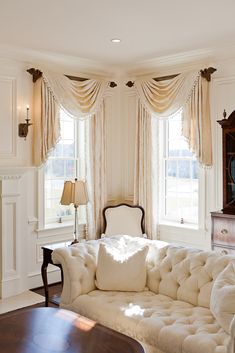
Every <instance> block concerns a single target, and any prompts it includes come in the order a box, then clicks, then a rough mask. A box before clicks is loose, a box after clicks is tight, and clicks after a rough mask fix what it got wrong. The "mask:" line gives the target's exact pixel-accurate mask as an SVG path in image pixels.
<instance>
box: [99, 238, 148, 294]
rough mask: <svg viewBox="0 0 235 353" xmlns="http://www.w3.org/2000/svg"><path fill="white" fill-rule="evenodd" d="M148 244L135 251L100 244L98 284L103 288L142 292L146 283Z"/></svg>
mask: <svg viewBox="0 0 235 353" xmlns="http://www.w3.org/2000/svg"><path fill="white" fill-rule="evenodd" d="M147 252H148V246H144V247H141V248H140V249H138V250H137V251H135V252H131V253H127V252H125V253H124V254H123V252H120V250H119V249H116V248H114V247H111V246H107V245H105V244H100V247H99V254H98V263H97V269H96V286H97V287H98V288H99V289H102V290H118V291H134V292H140V291H143V290H144V289H145V284H146V256H147Z"/></svg>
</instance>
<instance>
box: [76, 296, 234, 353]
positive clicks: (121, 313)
mask: <svg viewBox="0 0 235 353" xmlns="http://www.w3.org/2000/svg"><path fill="white" fill-rule="evenodd" d="M69 309H72V310H73V311H76V312H78V313H80V314H82V315H85V316H87V317H89V318H91V319H93V320H95V321H98V322H100V323H102V324H103V325H105V326H108V327H110V328H113V329H115V330H117V331H119V332H122V333H125V334H127V335H128V336H131V337H133V338H134V339H137V340H138V341H140V342H143V343H144V344H148V345H150V346H151V347H157V348H158V349H160V350H161V351H162V352H165V353H182V352H183V353H186V352H187V353H209V352H220V353H226V352H227V351H226V349H227V346H228V344H229V336H228V335H227V334H226V332H225V331H224V330H223V329H222V328H221V327H220V326H219V325H218V323H216V321H215V319H214V317H213V315H212V314H211V312H210V310H209V309H206V308H202V307H194V306H193V305H192V304H189V303H185V302H182V301H177V300H173V299H171V298H169V297H167V296H164V295H161V294H159V295H156V294H155V293H153V292H150V291H146V292H142V293H125V292H124V293H123V292H121V293H118V292H104V291H93V292H90V293H89V294H86V295H82V296H80V297H78V298H77V299H76V300H75V301H74V302H73V303H72V304H71V305H70V306H69ZM217 346H220V347H219V349H217V348H216V347H217Z"/></svg>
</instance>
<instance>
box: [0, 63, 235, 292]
mask: <svg viewBox="0 0 235 353" xmlns="http://www.w3.org/2000/svg"><path fill="white" fill-rule="evenodd" d="M213 66H215V67H217V72H216V73H215V74H214V75H213V81H212V90H211V116H212V128H213V146H214V167H213V168H212V169H211V170H208V171H207V172H206V180H205V190H206V192H205V205H206V206H205V210H202V212H204V214H205V222H204V224H202V226H201V229H200V230H188V229H185V228H181V227H178V228H175V227H170V226H164V227H163V226H162V227H161V228H160V237H161V239H164V240H169V241H174V242H179V243H182V244H189V245H196V246H199V247H205V248H209V247H210V211H215V210H218V209H221V207H222V154H221V128H220V126H219V124H218V123H216V120H219V119H221V118H222V113H223V109H226V111H227V113H228V114H229V113H231V111H232V110H234V109H235V60H228V61H226V62H220V63H214V64H213ZM28 67H29V66H28V65H26V64H22V63H20V62H17V61H10V60H0V196H1V199H0V229H1V234H0V253H1V254H0V258H1V261H0V297H6V296H9V295H13V294H16V293H19V292H21V291H23V290H25V289H27V288H33V287H37V286H40V285H42V281H41V275H40V266H41V261H42V251H41V246H42V245H45V244H50V243H54V242H56V241H66V240H68V239H71V234H72V228H71V227H67V228H57V229H50V230H42V229H40V227H39V226H38V222H37V221H38V215H39V212H38V211H39V208H38V203H39V202H40V196H41V195H40V194H39V193H38V177H39V173H40V171H38V170H37V169H35V168H34V167H32V152H31V151H32V132H33V128H32V127H30V129H29V135H28V137H27V140H26V141H25V140H24V139H22V138H20V137H18V123H19V122H23V121H24V119H25V116H26V105H27V104H29V106H30V107H32V82H31V76H30V75H29V74H28V73H26V69H27V68H28ZM115 81H116V82H117V83H118V86H117V87H116V88H113V89H110V90H109V94H108V96H107V98H106V113H107V179H108V185H107V188H108V203H118V202H121V201H122V202H132V201H133V184H134V153H135V129H136V125H135V109H136V97H135V91H134V89H130V88H128V87H126V86H125V83H126V81H128V79H127V78H125V77H121V76H118V77H116V78H115ZM49 272H50V274H49V279H50V280H51V281H56V280H57V279H58V278H59V277H58V271H57V270H56V268H55V267H50V269H49Z"/></svg>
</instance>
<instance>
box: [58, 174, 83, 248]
mask: <svg viewBox="0 0 235 353" xmlns="http://www.w3.org/2000/svg"><path fill="white" fill-rule="evenodd" d="M60 203H61V205H70V204H71V203H73V205H74V208H75V220H74V240H73V241H72V243H71V244H75V243H78V242H79V241H78V233H79V229H78V206H80V205H86V204H87V203H88V195H87V188H86V183H85V182H84V181H81V180H77V178H75V181H74V182H73V181H65V182H64V189H63V193H62V196H61V200H60Z"/></svg>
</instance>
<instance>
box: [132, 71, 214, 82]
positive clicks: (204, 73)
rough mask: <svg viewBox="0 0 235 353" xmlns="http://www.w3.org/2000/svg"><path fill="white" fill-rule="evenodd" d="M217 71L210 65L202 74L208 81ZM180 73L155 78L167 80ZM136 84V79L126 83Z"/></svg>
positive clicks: (156, 79)
mask: <svg viewBox="0 0 235 353" xmlns="http://www.w3.org/2000/svg"><path fill="white" fill-rule="evenodd" d="M215 71H216V69H215V68H214V67H208V69H204V70H200V72H201V76H202V77H203V78H205V79H206V80H207V81H208V82H210V81H211V75H212V74H213V73H214V72H215ZM178 75H179V74H175V75H169V76H162V77H155V78H154V80H155V81H165V80H170V79H171V78H175V77H176V76H178ZM134 84H135V82H134V81H128V82H127V83H126V86H127V87H133V86H134Z"/></svg>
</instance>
